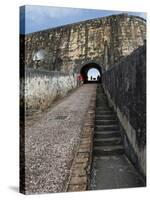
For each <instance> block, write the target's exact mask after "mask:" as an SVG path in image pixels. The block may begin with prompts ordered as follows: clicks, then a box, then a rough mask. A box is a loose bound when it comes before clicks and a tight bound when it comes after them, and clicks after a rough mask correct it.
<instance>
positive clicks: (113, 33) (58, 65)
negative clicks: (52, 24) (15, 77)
mask: <svg viewBox="0 0 150 200" xmlns="http://www.w3.org/2000/svg"><path fill="white" fill-rule="evenodd" d="M145 37H146V22H145V20H144V19H142V18H140V17H135V16H128V15H126V14H121V15H112V16H108V17H104V18H98V19H93V20H87V21H84V22H79V23H75V24H70V25H65V26H62V27H57V28H53V29H48V30H44V31H39V32H35V33H31V34H28V35H26V36H25V37H24V36H23V35H21V40H20V41H21V42H20V45H21V46H24V45H25V57H24V56H21V58H22V59H23V60H22V61H21V63H24V65H25V66H26V67H31V68H44V69H47V70H50V71H53V70H57V71H62V72H70V73H73V72H74V71H76V72H78V71H79V70H80V68H81V67H82V66H83V65H84V64H86V63H87V62H92V61H95V62H96V63H98V64H99V65H100V66H101V67H102V69H103V70H105V69H108V68H109V67H110V66H112V65H113V64H114V63H117V62H119V61H120V60H121V59H122V58H123V57H125V56H127V55H129V54H130V53H131V52H132V51H133V50H134V49H136V48H138V47H139V46H141V45H143V41H144V39H145ZM24 42H25V43H24Z"/></svg>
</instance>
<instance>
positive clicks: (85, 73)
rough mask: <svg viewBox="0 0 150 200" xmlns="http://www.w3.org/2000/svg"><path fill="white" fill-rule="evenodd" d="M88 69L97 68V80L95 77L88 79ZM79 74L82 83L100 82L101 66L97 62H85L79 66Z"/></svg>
mask: <svg viewBox="0 0 150 200" xmlns="http://www.w3.org/2000/svg"><path fill="white" fill-rule="evenodd" d="M90 69H96V70H98V72H99V77H98V80H97V78H96V79H95V80H89V79H88V71H89V70H90ZM80 74H81V75H82V77H83V80H84V83H93V82H100V83H101V81H102V79H101V78H102V68H101V67H100V66H99V65H98V64H96V63H94V62H91V63H88V64H85V65H84V66H83V67H82V68H81V70H80Z"/></svg>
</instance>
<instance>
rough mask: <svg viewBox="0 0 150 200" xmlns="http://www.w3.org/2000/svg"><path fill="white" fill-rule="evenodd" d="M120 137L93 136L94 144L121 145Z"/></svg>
mask: <svg viewBox="0 0 150 200" xmlns="http://www.w3.org/2000/svg"><path fill="white" fill-rule="evenodd" d="M121 144H122V139H121V137H110V138H94V145H95V146H108V145H121Z"/></svg>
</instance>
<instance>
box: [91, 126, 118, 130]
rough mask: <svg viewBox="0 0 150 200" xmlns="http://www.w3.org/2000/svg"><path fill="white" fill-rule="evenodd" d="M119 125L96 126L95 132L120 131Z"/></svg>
mask: <svg viewBox="0 0 150 200" xmlns="http://www.w3.org/2000/svg"><path fill="white" fill-rule="evenodd" d="M119 128H120V127H119V125H96V126H95V131H119Z"/></svg>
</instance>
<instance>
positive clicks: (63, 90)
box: [20, 69, 77, 110]
mask: <svg viewBox="0 0 150 200" xmlns="http://www.w3.org/2000/svg"><path fill="white" fill-rule="evenodd" d="M75 87H77V77H76V74H71V75H70V74H63V73H59V72H49V71H41V70H33V69H28V70H26V73H25V79H21V91H20V94H21V101H23V100H24V101H25V104H24V105H25V109H26V110H28V109H31V110H36V109H41V110H43V109H45V108H47V107H49V106H50V105H51V103H52V102H53V101H54V100H55V99H56V98H58V97H63V96H65V95H66V94H67V93H68V92H69V91H70V90H72V89H74V88H75Z"/></svg>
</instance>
